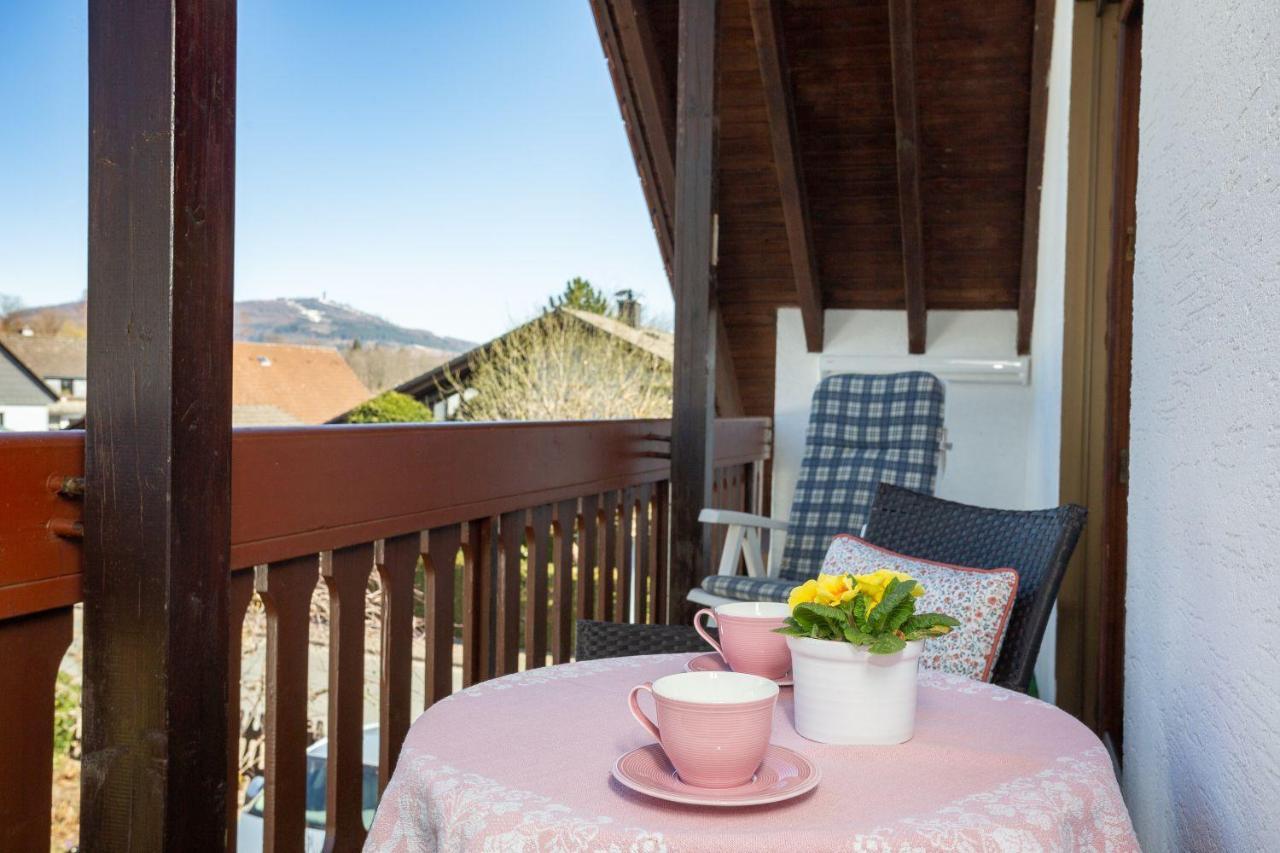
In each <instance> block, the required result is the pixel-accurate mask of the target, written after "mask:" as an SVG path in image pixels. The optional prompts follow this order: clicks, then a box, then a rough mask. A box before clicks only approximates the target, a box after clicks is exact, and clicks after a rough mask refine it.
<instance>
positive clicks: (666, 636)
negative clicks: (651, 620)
mask: <svg viewBox="0 0 1280 853" xmlns="http://www.w3.org/2000/svg"><path fill="white" fill-rule="evenodd" d="M710 633H711V635H712V636H716V634H715V629H714V628H713V629H711V630H710ZM709 651H711V647H710V646H708V645H707V643H706V641H705V640H703V639H702V638H701V637H699V636H698V633H697V632H696V631H694V630H693V628H691V627H690V626H688V625H630V624H627V623H626V622H593V621H591V620H588V619H579V620H578V642H577V650H576V654H575V657H576V658H577V659H578V660H597V659H599V658H620V657H627V656H629V655H657V654H669V653H675V652H709Z"/></svg>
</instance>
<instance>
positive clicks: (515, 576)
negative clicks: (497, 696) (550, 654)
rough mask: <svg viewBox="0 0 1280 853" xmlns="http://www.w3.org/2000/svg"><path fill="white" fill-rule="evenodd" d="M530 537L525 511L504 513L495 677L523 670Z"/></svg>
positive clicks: (500, 529)
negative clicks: (525, 550) (523, 585)
mask: <svg viewBox="0 0 1280 853" xmlns="http://www.w3.org/2000/svg"><path fill="white" fill-rule="evenodd" d="M527 535H528V513H527V512H526V511H525V510H516V511H515V512H507V513H503V515H502V518H501V519H500V520H499V522H498V536H499V540H498V607H497V622H496V624H497V633H496V634H495V636H494V647H495V655H494V659H495V662H494V665H495V667H496V668H495V670H494V673H493V674H494V675H507V674H508V673H512V672H518V671H519V669H520V562H521V560H520V548H521V546H523V545H524V544H525V538H526V536H527Z"/></svg>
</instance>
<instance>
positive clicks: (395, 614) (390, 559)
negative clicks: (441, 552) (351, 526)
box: [377, 528, 458, 793]
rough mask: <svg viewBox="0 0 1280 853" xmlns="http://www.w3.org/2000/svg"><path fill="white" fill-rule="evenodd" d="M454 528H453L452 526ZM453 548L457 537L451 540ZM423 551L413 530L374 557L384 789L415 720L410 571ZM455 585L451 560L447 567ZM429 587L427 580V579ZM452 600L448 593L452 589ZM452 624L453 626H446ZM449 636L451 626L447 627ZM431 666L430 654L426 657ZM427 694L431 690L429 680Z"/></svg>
mask: <svg viewBox="0 0 1280 853" xmlns="http://www.w3.org/2000/svg"><path fill="white" fill-rule="evenodd" d="M453 529H454V530H456V528H453ZM453 550H454V553H455V554H456V553H457V550H458V548H457V539H456V538H455V540H454V549H453ZM421 551H422V537H421V535H419V534H417V533H407V534H405V535H404V536H393V537H391V538H390V539H387V540H386V541H385V542H383V543H382V550H381V554H380V555H379V560H378V562H377V569H378V579H379V581H380V582H381V584H382V677H381V680H380V683H379V692H378V695H379V701H378V731H379V735H380V736H379V738H378V791H379V793H381V792H382V791H385V790H386V787H387V783H388V782H389V781H391V773H392V772H393V771H394V770H395V767H396V759H397V757H398V756H399V755H400V745H401V744H402V743H404V736H405V734H406V733H407V732H408V731H409V723H410V722H411V721H412V720H413V707H412V706H413V610H414V600H413V598H414V596H413V593H414V573H415V572H416V571H417V568H418V557H419V555H420V553H421ZM449 582H450V584H449V587H450V590H452V588H453V565H452V563H451V564H450V566H449ZM428 589H430V581H428ZM450 604H451V605H452V592H450ZM450 627H452V626H450ZM449 633H450V635H452V633H453V632H452V630H451V631H450V632H449ZM427 660H428V666H430V657H428V659H427ZM427 684H428V693H430V687H429V685H430V681H428V682H427Z"/></svg>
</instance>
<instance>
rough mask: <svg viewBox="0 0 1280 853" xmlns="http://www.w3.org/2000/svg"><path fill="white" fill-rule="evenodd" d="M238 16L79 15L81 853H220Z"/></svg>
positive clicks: (222, 4)
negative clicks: (84, 91) (84, 59)
mask: <svg viewBox="0 0 1280 853" xmlns="http://www.w3.org/2000/svg"><path fill="white" fill-rule="evenodd" d="M235 48H236V15H235V2H234V0H207V2H201V3H187V2H180V3H155V2H145V0H91V2H90V4H89V127H90V142H89V160H90V165H89V309H88V312H89V320H88V326H89V367H88V378H89V386H90V388H91V389H92V390H91V392H90V394H89V400H88V413H87V424H88V433H87V436H86V445H85V456H86V458H85V466H86V479H87V490H86V495H85V503H84V518H85V524H84V529H85V533H84V542H85V571H84V598H85V614H84V633H85V644H84V648H85V658H84V711H85V717H84V762H83V775H82V783H81V784H82V788H81V804H82V812H81V838H83V839H84V840H85V841H86V843H87V844H89V846H90V847H91V848H92V849H95V850H135V851H142V850H156V851H159V850H222V849H224V847H225V829H226V815H225V811H226V808H227V792H226V788H227V781H228V773H227V768H226V762H227V748H226V743H225V737H226V734H227V731H228V722H227V704H228V703H227V690H228V679H227V673H228V669H227V667H228V661H227V656H228V648H229V646H228V643H229V640H228V600H227V596H228V592H227V590H228V565H229V554H230V529H231V528H230V520H231V515H230V493H231V358H230V357H231V325H232V307H231V306H232V235H233V214H234V186H235V182H234V158H235Z"/></svg>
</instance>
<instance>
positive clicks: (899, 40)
mask: <svg viewBox="0 0 1280 853" xmlns="http://www.w3.org/2000/svg"><path fill="white" fill-rule="evenodd" d="M915 38H916V34H915V0H889V53H890V58H891V60H892V65H893V68H892V73H893V118H894V126H895V128H896V132H897V143H898V152H897V156H898V211H899V214H900V219H901V222H902V278H903V286H904V288H905V290H906V294H905V296H906V306H907V350H908V352H911V353H923V352H924V351H925V343H926V338H927V333H928V328H927V323H928V312H927V310H926V307H925V295H924V272H925V270H924V226H923V216H924V212H923V207H922V204H921V200H920V118H919V110H918V108H917V105H916V48H915Z"/></svg>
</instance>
